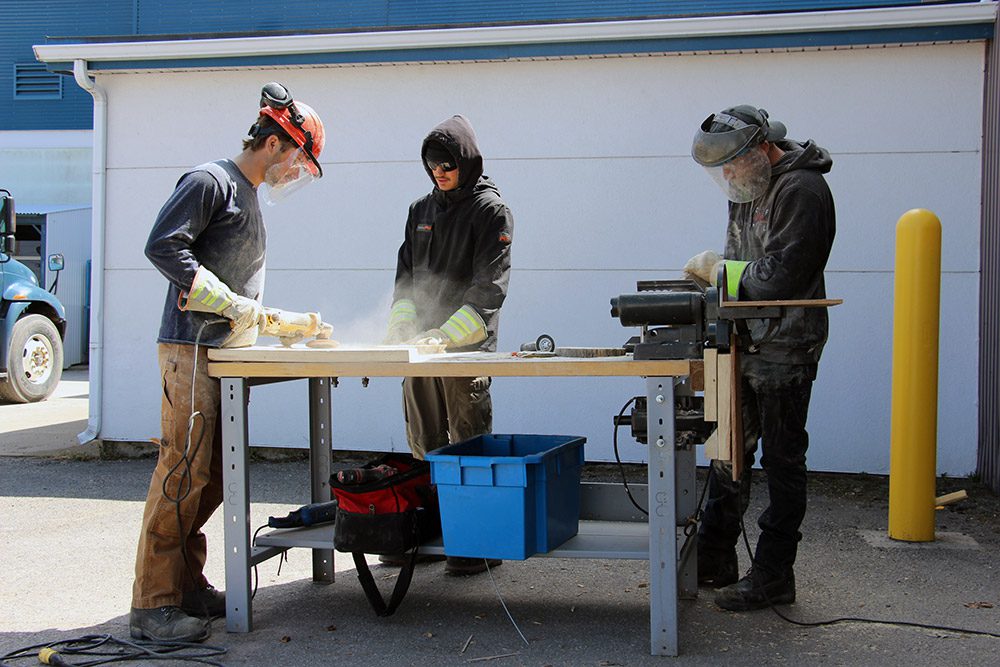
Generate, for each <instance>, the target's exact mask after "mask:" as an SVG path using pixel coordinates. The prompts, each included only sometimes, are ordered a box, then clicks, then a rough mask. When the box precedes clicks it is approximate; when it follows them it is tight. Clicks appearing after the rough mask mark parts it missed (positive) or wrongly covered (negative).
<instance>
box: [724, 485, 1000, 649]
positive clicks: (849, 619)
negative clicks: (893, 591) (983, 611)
mask: <svg viewBox="0 0 1000 667" xmlns="http://www.w3.org/2000/svg"><path fill="white" fill-rule="evenodd" d="M705 488H708V482H707V480H706V483H705ZM742 509H743V511H746V508H742ZM740 530H741V531H742V537H743V545H744V546H745V547H746V550H747V555H748V556H749V557H750V566H751V568H754V567H757V563H756V562H755V561H754V557H753V550H752V549H751V548H750V539H749V538H748V537H747V527H746V524H745V523H744V522H743V513H742V512H741V513H740ZM761 592H763V593H764V599H766V600H767V604H768V607H770V609H771V610H772V611H773V612H774V613H775V614H777V615H778V617H779V618H781V619H782V620H783V621H786V622H788V623H791V624H792V625H798V626H800V627H804V628H819V627H823V626H827V625H837V624H839V623H866V624H869V625H895V626H898V627H903V628H921V629H924V630H943V631H945V632H955V633H959V634H967V635H980V636H984V637H996V638H998V639H1000V633H997V632H989V631H986V630H969V629H968V628H955V627H951V626H948V625H934V624H932V623H916V622H913V621H895V620H882V619H877V618H864V617H862V616H838V617H836V618H831V619H827V620H822V621H800V620H798V619H794V618H791V617H789V616H786V615H785V614H783V613H782V612H781V611H780V610H779V609H778V607H777V606H776V605H775V604H774V603H773V602H771V598H770V597H768V595H767V591H766V590H762V591H761Z"/></svg>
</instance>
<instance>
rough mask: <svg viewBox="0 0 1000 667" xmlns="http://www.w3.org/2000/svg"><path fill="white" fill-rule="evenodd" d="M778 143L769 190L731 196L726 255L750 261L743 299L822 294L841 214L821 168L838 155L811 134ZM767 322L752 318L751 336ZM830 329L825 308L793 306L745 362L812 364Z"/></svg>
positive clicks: (757, 334)
mask: <svg viewBox="0 0 1000 667" xmlns="http://www.w3.org/2000/svg"><path fill="white" fill-rule="evenodd" d="M777 145H778V147H779V148H781V149H782V150H783V151H785V154H784V155H783V156H782V157H781V158H780V159H779V160H778V162H777V163H775V164H774V165H773V166H772V168H771V183H770V185H769V186H768V189H767V192H766V193H764V195H763V196H761V197H758V198H757V199H755V200H753V201H751V202H747V203H743V204H736V203H730V204H729V226H728V230H727V234H726V253H725V257H726V259H737V260H745V261H749V262H750V263H749V264H748V265H747V267H746V269H745V270H744V271H743V275H742V276H741V278H740V297H739V298H740V299H741V300H744V301H770V300H774V299H825V298H826V286H825V284H824V282H823V270H824V268H825V267H826V260H827V258H828V257H829V256H830V248H831V247H832V246H833V237H834V234H835V232H836V216H835V214H834V205H833V195H832V194H831V193H830V188H829V187H827V184H826V180H825V179H824V178H823V174H825V173H827V172H829V171H830V168H831V167H832V166H833V160H832V159H831V158H830V154H829V153H828V152H827V151H826V150H825V149H823V148H820V147H819V146H817V145H816V144H815V143H813V142H812V141H808V142H806V143H799V142H794V141H780V142H777ZM766 330H767V322H765V321H760V320H751V334H752V336H753V338H754V340H758V341H759V340H761V339H762V338H763V337H764V333H765V332H766ZM827 330H828V318H827V312H826V308H789V309H787V310H786V316H785V317H784V318H783V319H782V321H781V325H780V327H779V328H778V331H777V333H776V334H775V335H774V337H773V338H772V339H771V340H770V341H768V342H766V343H764V344H763V345H762V346H761V349H760V354H759V355H757V356H758V358H757V359H755V358H754V357H753V356H749V355H748V356H745V357H744V362H745V363H744V370H746V369H747V366H748V365H749V366H750V367H753V366H755V365H756V364H755V362H757V361H758V360H759V361H764V362H773V363H777V364H797V365H812V366H813V367H815V364H816V363H817V362H819V358H820V354H821V353H822V351H823V345H824V344H825V343H826V338H827ZM813 373H815V371H813Z"/></svg>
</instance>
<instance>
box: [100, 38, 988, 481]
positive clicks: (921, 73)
mask: <svg viewBox="0 0 1000 667" xmlns="http://www.w3.org/2000/svg"><path fill="white" fill-rule="evenodd" d="M983 57H984V46H983V44H982V43H973V44H958V45H936V46H910V47H888V48H870V49H869V48H863V49H857V50H828V51H818V52H796V53H773V54H769V53H761V54H739V55H682V56H652V57H638V58H608V59H595V60H586V59H583V60H564V61H539V62H492V63H453V64H429V65H396V66H391V65H390V66H374V67H317V68H298V69H275V70H259V69H258V70H253V71H240V70H236V71H210V72H177V73H163V72H158V73H152V74H151V73H117V74H102V75H99V76H98V83H99V84H100V85H101V86H104V87H105V88H106V89H107V92H108V100H109V103H108V109H109V128H108V146H109V152H108V187H107V193H108V207H107V210H108V217H107V234H106V239H107V255H106V285H107V287H106V289H107V292H106V297H105V304H106V308H105V318H106V320H105V322H106V324H105V330H106V340H105V350H106V354H105V359H106V365H105V369H104V390H105V393H104V403H103V420H104V423H103V437H105V438H107V439H120V440H144V439H147V438H149V437H154V436H157V435H158V433H157V430H158V424H159V421H158V410H159V399H158V381H157V377H156V376H157V371H156V356H155V334H156V330H157V327H158V318H159V313H160V309H161V307H162V303H163V295H164V292H165V289H166V283H165V281H164V280H163V278H162V277H161V276H160V275H159V274H158V273H156V272H155V270H153V269H152V267H151V266H150V265H149V264H148V262H147V261H146V260H145V258H144V257H143V254H142V248H143V245H144V242H145V239H146V235H147V233H148V231H149V228H150V225H151V223H152V221H153V219H154V217H155V215H156V212H157V211H158V209H159V207H160V205H161V204H162V203H163V201H164V200H165V198H166V197H167V196H168V195H169V193H170V192H171V190H172V188H173V185H174V182H175V181H176V179H177V177H178V176H179V175H180V174H181V173H182V172H183V170H184V169H185V168H187V167H188V166H190V165H194V164H197V163H199V162H203V161H206V160H210V159H216V158H220V157H232V156H234V155H236V154H237V153H238V151H239V142H240V139H241V138H242V136H243V133H244V131H245V129H246V128H247V127H249V125H250V123H251V122H252V120H253V116H254V110H255V108H256V100H257V95H258V92H259V89H260V86H261V84H262V83H264V82H266V81H269V80H278V81H282V82H283V83H285V84H287V85H288V86H289V88H290V89H291V90H292V92H293V93H294V94H295V95H296V96H297V97H299V98H301V99H302V100H303V101H306V102H308V103H309V104H311V105H312V106H314V107H315V108H316V109H317V110H318V111H319V113H320V114H321V115H322V116H323V118H324V120H325V122H326V127H327V132H328V140H327V141H328V143H327V147H326V149H325V151H324V154H323V157H322V162H323V164H324V169H325V171H326V177H325V178H324V179H323V180H322V181H320V182H318V183H317V184H314V185H312V186H310V187H309V188H308V189H306V190H303V191H302V192H301V193H299V194H297V195H295V197H293V198H292V199H290V200H288V201H287V202H286V203H283V204H282V205H281V206H280V207H276V208H273V209H266V210H265V215H266V217H267V220H268V227H269V249H268V277H267V290H266V294H265V303H266V304H268V305H273V306H277V307H282V308H287V309H292V310H314V309H318V310H320V311H321V312H322V313H323V315H324V317H325V319H327V320H329V321H331V322H332V323H333V324H334V326H335V327H336V328H337V336H336V337H338V338H340V339H342V340H345V341H350V340H351V339H352V338H360V337H363V336H362V333H361V332H363V331H364V332H366V333H368V335H369V336H370V337H371V338H374V337H377V336H378V335H380V333H381V327H382V326H383V324H384V322H385V318H386V315H387V311H388V300H389V295H390V292H391V289H392V280H393V275H394V266H395V254H396V250H397V248H398V245H399V242H400V240H401V238H402V227H403V222H404V220H405V215H406V209H407V205H408V204H409V203H410V201H412V200H413V199H415V198H416V197H418V196H420V195H422V194H423V193H425V192H426V191H428V190H429V187H430V185H429V182H428V180H427V177H426V175H425V174H424V172H423V169H422V168H421V167H420V165H419V163H418V157H419V147H420V142H421V140H422V138H423V136H424V135H425V134H426V132H427V131H428V130H429V129H430V128H431V127H433V126H434V125H435V124H436V123H438V122H439V121H440V120H442V119H444V118H446V117H447V116H449V115H451V114H453V113H463V114H465V115H466V116H467V117H468V118H469V119H470V120H471V121H472V123H473V125H474V126H475V128H476V130H477V133H478V135H479V140H480V144H481V147H482V150H483V154H484V155H485V158H486V172H487V174H489V175H491V176H492V177H493V178H494V179H495V180H496V182H497V183H498V184H499V186H500V188H501V191H502V192H503V194H504V196H505V198H506V200H507V202H508V204H509V205H510V207H511V209H512V210H513V212H514V215H515V236H514V245H513V265H514V270H513V274H512V278H511V287H510V292H509V295H508V300H507V304H506V305H505V307H504V310H503V315H502V318H501V334H500V349H502V350H512V349H516V348H517V346H518V344H519V343H521V342H522V341H525V340H533V339H534V338H535V337H536V336H537V335H538V334H539V333H542V332H545V333H549V334H551V335H553V336H554V337H555V339H556V341H557V342H558V343H559V344H562V345H571V346H611V345H618V344H621V343H622V342H624V341H625V340H626V339H627V338H628V337H629V336H631V335H633V334H634V333H635V330H631V329H624V328H622V327H621V326H620V325H619V324H618V322H617V320H613V319H612V318H611V317H610V314H609V309H610V307H609V299H610V298H611V297H613V296H616V295H617V294H620V293H623V292H630V291H633V290H634V287H635V281H636V280H643V279H655V278H670V277H677V276H678V275H679V270H680V268H681V266H682V265H683V264H684V262H685V260H686V259H687V258H688V257H689V256H690V255H692V254H694V253H697V252H699V251H701V250H704V249H706V248H715V249H717V250H720V251H721V249H722V242H723V236H724V225H725V201H724V199H723V198H722V196H721V194H720V193H719V192H718V190H717V189H716V188H715V186H714V185H713V184H712V182H711V181H710V179H709V178H708V177H707V176H706V175H705V174H704V173H703V172H702V170H701V169H700V168H698V167H697V166H696V165H695V164H694V162H693V161H692V160H691V159H690V157H689V154H688V151H689V148H690V142H691V137H692V135H693V133H694V130H695V129H696V128H697V126H698V124H699V123H700V122H701V121H702V119H703V118H704V117H705V116H706V115H708V114H709V113H710V112H713V111H717V110H719V109H721V108H723V107H726V106H730V105H732V104H737V103H742V102H747V103H751V104H756V105H758V106H762V107H765V108H767V109H768V110H769V111H770V112H771V113H772V116H773V117H774V118H776V119H778V120H781V121H783V122H785V123H786V125H787V126H788V128H789V136H790V137H792V138H797V139H806V138H813V139H816V140H817V142H818V143H820V144H821V145H822V146H824V147H826V148H827V149H829V150H830V151H831V153H832V154H833V158H834V168H833V171H832V173H831V174H830V175H829V183H830V186H831V188H832V189H833V192H834V196H835V199H836V202H837V212H838V236H837V241H836V243H835V246H834V250H833V254H832V256H831V258H830V262H829V265H828V267H827V291H828V294H829V296H830V297H838V298H843V299H844V300H845V303H844V305H842V306H839V307H836V308H833V309H832V310H831V312H830V320H831V327H830V342H829V345H828V347H827V350H826V353H825V355H824V358H823V361H822V363H821V366H820V375H819V379H818V381H817V382H816V385H815V388H814V392H813V402H812V408H811V411H810V419H809V428H810V433H811V437H812V444H811V447H810V451H809V462H810V467H811V468H812V469H817V470H837V471H864V472H871V473H883V472H887V471H888V462H889V406H890V380H891V340H892V321H891V318H892V287H893V285H892V283H893V274H892V268H893V253H894V227H895V222H896V220H897V219H898V217H899V216H900V215H901V214H902V213H903V212H905V211H906V210H908V209H910V208H914V207H924V208H929V209H931V210H933V211H935V212H936V213H937V214H938V215H939V216H940V217H941V219H942V221H943V225H944V232H943V258H942V266H943V270H944V274H943V276H942V318H941V322H942V324H941V336H940V339H941V374H940V387H941V390H940V411H939V414H940V416H939V429H940V430H939V453H938V469H939V471H940V472H942V473H947V474H966V473H969V472H971V471H973V470H974V468H975V456H976V401H977V397H976V373H977V346H976V341H977V318H978V282H979V276H978V271H979V266H978V246H979V207H980V137H981V113H982V112H981V109H982V68H983ZM191 100H198V101H199V103H198V104H197V105H193V106H192V105H191V104H190V101H191ZM642 387H643V385H642V383H641V381H639V380H638V379H636V380H607V379H603V380H602V379H591V380H573V379H536V380H514V379H498V380H496V381H495V383H494V390H493V395H494V407H495V423H494V430H496V431H497V432H526V433H532V432H534V433H573V434H580V435H585V436H587V438H588V445H587V457H588V459H590V460H609V459H612V457H613V454H612V450H611V435H612V429H611V418H612V416H613V415H614V414H616V413H617V412H618V410H619V409H620V407H621V405H622V404H623V403H624V402H625V401H626V400H627V399H628V398H629V397H631V396H632V395H634V394H636V393H639V392H641V391H642ZM333 409H334V425H333V428H334V440H335V443H336V444H337V445H338V446H340V447H343V448H351V449H386V448H389V447H390V446H391V447H393V448H395V449H405V447H406V445H405V438H404V431H403V427H402V415H401V409H400V398H399V382H398V380H395V379H392V380H384V379H374V380H372V382H371V385H370V386H369V387H368V388H367V389H362V388H361V387H360V382H359V381H358V380H347V379H345V380H344V381H343V382H342V383H341V386H340V387H339V388H338V389H336V390H335V392H334V407H333ZM251 425H252V427H251V438H252V440H253V442H255V443H257V444H268V445H292V446H305V445H306V442H307V429H306V386H305V383H304V382H299V383H295V384H284V385H273V386H268V387H263V388H259V389H254V390H253V396H252V399H251ZM621 436H622V437H621V438H620V440H621V443H622V454H623V456H624V457H625V458H627V459H629V460H645V454H646V451H645V448H644V447H642V446H639V445H636V444H635V443H634V442H633V441H632V440H631V438H630V437H628V434H627V432H623V433H622V434H621Z"/></svg>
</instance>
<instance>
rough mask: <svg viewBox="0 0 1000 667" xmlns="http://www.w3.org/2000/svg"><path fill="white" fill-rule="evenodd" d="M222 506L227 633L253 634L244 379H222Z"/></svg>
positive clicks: (245, 391) (246, 387)
mask: <svg viewBox="0 0 1000 667" xmlns="http://www.w3.org/2000/svg"><path fill="white" fill-rule="evenodd" d="M220 382H221V384H222V489H223V500H222V506H223V510H224V512H225V518H224V521H225V526H224V531H223V532H224V536H225V547H226V630H228V631H229V632H250V630H252V629H253V609H252V608H251V606H250V605H251V602H250V494H249V488H250V479H249V477H250V471H249V469H248V467H247V458H248V457H247V452H248V450H249V442H248V439H247V435H248V434H247V398H248V397H249V396H248V392H249V388H248V386H247V381H246V380H245V379H243V378H222V379H221V381H220Z"/></svg>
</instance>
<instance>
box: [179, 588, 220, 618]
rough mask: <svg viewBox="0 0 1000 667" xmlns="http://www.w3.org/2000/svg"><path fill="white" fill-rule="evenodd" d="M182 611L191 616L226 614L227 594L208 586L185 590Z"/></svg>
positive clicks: (218, 615)
mask: <svg viewBox="0 0 1000 667" xmlns="http://www.w3.org/2000/svg"><path fill="white" fill-rule="evenodd" d="M181 611H183V612H184V613H185V614H188V615H190V616H201V617H205V616H207V617H209V618H216V617H220V616H225V615H226V594H225V593H223V592H222V591H217V590H215V588H214V587H212V586H206V587H205V588H202V589H199V590H196V591H195V590H191V591H185V592H184V598H183V599H182V600H181Z"/></svg>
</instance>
